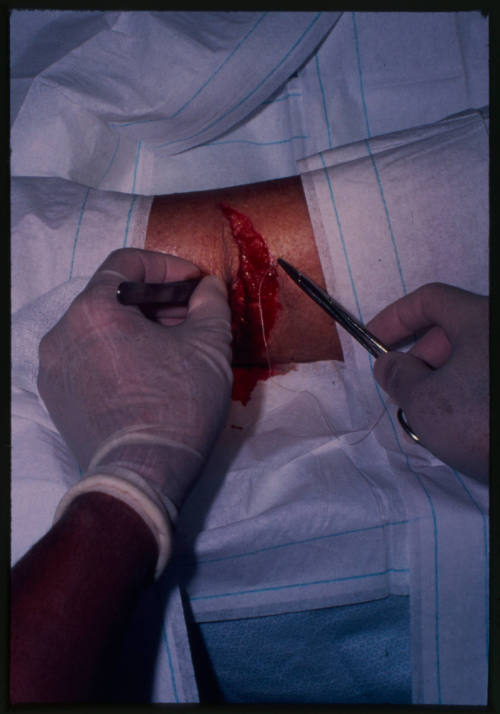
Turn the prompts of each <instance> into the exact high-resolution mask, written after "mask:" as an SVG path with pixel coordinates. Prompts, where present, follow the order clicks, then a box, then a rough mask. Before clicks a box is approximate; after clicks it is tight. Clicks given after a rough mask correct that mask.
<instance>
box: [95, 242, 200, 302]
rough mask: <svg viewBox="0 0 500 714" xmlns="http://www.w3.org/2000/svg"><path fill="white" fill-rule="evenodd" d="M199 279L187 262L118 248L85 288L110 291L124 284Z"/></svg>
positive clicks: (169, 256) (154, 253) (198, 271)
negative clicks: (125, 281)
mask: <svg viewBox="0 0 500 714" xmlns="http://www.w3.org/2000/svg"><path fill="white" fill-rule="evenodd" d="M199 276H200V270H199V268H198V267H197V266H196V265H194V263H191V262H190V261H189V260H184V259H183V258H178V257H177V256H174V255H168V254H167V253H156V252H154V251H150V250H140V249H138V248H122V249H120V250H115V251H114V252H113V253H111V254H110V255H109V256H108V257H107V258H106V260H105V261H104V262H103V263H102V265H101V266H100V267H99V268H98V269H97V270H96V272H95V273H94V275H93V276H92V278H91V279H90V281H89V283H88V285H87V288H88V289H93V288H95V287H96V286H99V287H102V288H104V289H106V288H109V289H110V294H111V295H112V296H113V298H114V297H115V296H114V294H113V290H116V288H117V287H118V285H119V284H120V283H121V282H122V281H124V280H130V281H138V282H150V283H162V282H175V281H178V280H188V279H191V278H197V277H199Z"/></svg>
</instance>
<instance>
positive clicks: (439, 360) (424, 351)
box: [409, 325, 451, 369]
mask: <svg viewBox="0 0 500 714" xmlns="http://www.w3.org/2000/svg"><path fill="white" fill-rule="evenodd" d="M409 354H411V355H413V356H414V357H418V359H421V360H423V361H424V362H425V363H426V364H428V365H429V366H430V367H433V368H434V369H438V368H439V367H442V366H443V365H444V364H446V362H447V361H448V359H449V358H450V355H451V344H450V341H449V339H448V337H447V335H446V332H445V331H444V330H443V328H442V327H439V325H435V326H434V327H431V328H430V329H429V330H428V331H427V332H426V333H425V334H424V335H422V337H420V338H419V339H418V340H417V342H416V344H415V345H414V346H413V347H412V348H411V349H410V351H409Z"/></svg>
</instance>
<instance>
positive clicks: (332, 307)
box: [278, 258, 420, 444]
mask: <svg viewBox="0 0 500 714" xmlns="http://www.w3.org/2000/svg"><path fill="white" fill-rule="evenodd" d="M278 264H279V265H281V267H282V268H283V270H284V271H285V272H286V273H288V275H289V276H290V277H291V278H292V280H293V281H294V282H295V283H297V285H298V286H299V288H302V290H303V291H304V292H305V293H306V294H307V295H309V297H310V298H312V299H313V300H314V301H315V302H317V303H318V305H320V306H321V307H322V308H323V310H325V311H326V312H327V313H328V314H329V315H330V316H331V317H333V319H334V320H336V321H337V322H338V323H339V324H340V325H342V327H343V328H344V329H345V330H347V332H349V334H351V335H352V336H353V337H354V339H356V340H357V341H358V342H359V343H360V344H361V345H362V346H363V347H364V348H365V349H366V350H368V352H369V353H370V354H371V355H372V356H373V357H375V358H377V357H380V355H381V354H386V353H387V352H389V348H388V347H386V345H384V343H383V342H381V341H380V340H378V339H377V338H376V337H375V335H372V333H371V332H369V331H368V330H367V329H366V328H365V327H363V325H362V324H361V323H360V322H358V321H357V320H356V319H355V318H354V317H352V315H350V314H349V313H348V312H347V311H346V310H345V309H344V308H343V307H342V305H341V304H340V303H338V302H337V301H336V300H334V298H332V297H331V296H330V295H328V293H326V292H325V291H324V290H322V289H321V288H320V287H319V285H316V283H314V282H313V281H312V280H311V279H310V278H308V277H307V276H306V275H304V273H301V272H300V270H297V268H294V267H293V265H290V263H287V261H286V260H283V259H282V258H278ZM398 421H399V423H400V424H401V426H402V427H403V429H404V430H405V432H406V433H407V434H408V436H410V437H411V438H412V439H413V441H415V442H416V443H417V444H419V443H420V439H419V437H418V436H417V435H416V434H415V432H414V431H413V430H412V429H411V428H410V426H409V424H408V422H407V421H406V417H405V413H404V411H403V410H402V409H401V407H400V408H399V409H398Z"/></svg>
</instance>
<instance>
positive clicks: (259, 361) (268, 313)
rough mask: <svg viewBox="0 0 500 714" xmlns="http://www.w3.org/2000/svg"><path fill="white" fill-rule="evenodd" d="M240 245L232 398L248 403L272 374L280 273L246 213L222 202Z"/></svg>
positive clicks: (233, 295)
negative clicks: (271, 342)
mask: <svg viewBox="0 0 500 714" xmlns="http://www.w3.org/2000/svg"><path fill="white" fill-rule="evenodd" d="M220 208H221V210H222V212H223V213H224V215H225V217H226V218H227V219H228V221H229V224H230V226H231V233H232V236H233V240H234V241H235V242H236V245H237V246H238V252H239V269H238V273H237V275H236V280H235V281H234V283H233V284H232V285H231V287H230V289H229V305H230V307H231V328H232V333H233V372H234V383H233V394H232V398H233V399H235V400H238V401H240V402H242V403H243V404H246V403H247V402H248V400H249V399H250V395H251V393H252V390H253V388H254V387H255V385H256V384H257V382H258V381H259V380H263V379H267V378H268V377H270V376H271V375H272V374H273V368H272V365H271V360H270V356H269V344H268V339H269V334H270V332H271V329H272V327H273V325H274V323H275V322H276V317H277V314H278V312H279V310H280V309H281V305H280V303H279V301H278V292H279V284H278V273H277V270H276V266H275V265H274V264H273V261H272V259H271V255H270V253H269V250H268V247H267V245H266V242H265V241H264V239H263V237H262V236H261V235H260V234H259V233H257V231H256V230H255V228H254V227H253V225H252V222H251V221H250V219H249V218H247V216H245V215H244V214H243V213H240V212H239V211H237V210H235V209H234V208H231V207H230V206H228V205H227V204H224V203H221V204H220Z"/></svg>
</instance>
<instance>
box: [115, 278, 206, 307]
mask: <svg viewBox="0 0 500 714" xmlns="http://www.w3.org/2000/svg"><path fill="white" fill-rule="evenodd" d="M200 279H201V278H194V279H193V280H178V281H176V282H172V283H140V282H131V281H129V282H123V283H120V285H119V286H118V290H117V291H116V299H117V300H118V302H120V303H121V304H122V305H157V304H160V303H163V304H165V305H187V304H188V302H189V298H190V297H191V295H192V293H193V291H194V289H195V287H196V286H197V285H198V283H199V282H200Z"/></svg>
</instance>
